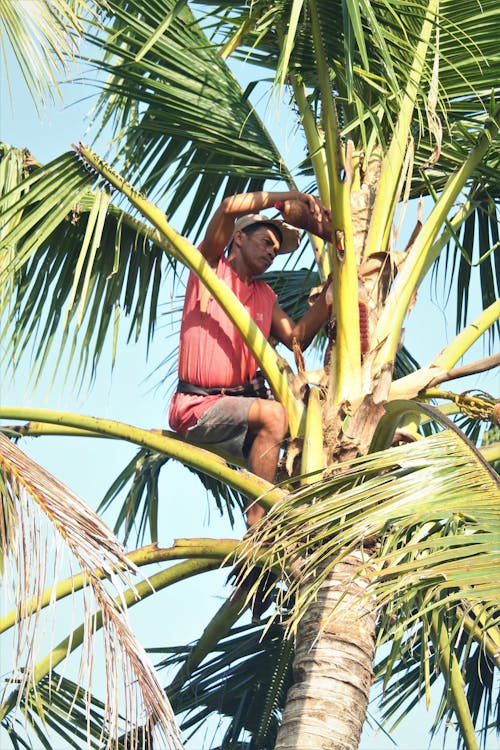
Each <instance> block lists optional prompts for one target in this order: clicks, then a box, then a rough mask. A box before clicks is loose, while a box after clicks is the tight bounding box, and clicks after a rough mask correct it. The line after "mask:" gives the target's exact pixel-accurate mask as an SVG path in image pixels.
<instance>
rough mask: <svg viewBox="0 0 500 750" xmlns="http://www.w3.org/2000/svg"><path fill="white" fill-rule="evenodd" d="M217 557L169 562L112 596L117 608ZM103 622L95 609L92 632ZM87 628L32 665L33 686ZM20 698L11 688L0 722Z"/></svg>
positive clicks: (213, 564)
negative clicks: (121, 592) (164, 566)
mask: <svg viewBox="0 0 500 750" xmlns="http://www.w3.org/2000/svg"><path fill="white" fill-rule="evenodd" d="M219 564H220V563H219V560H214V559H213V558H210V559H208V560H207V559H198V560H185V561H184V562H181V563H178V564H177V565H172V566H171V567H169V568H167V569H166V570H163V571H161V572H160V573H156V574H155V575H153V576H151V577H150V578H147V579H145V580H144V581H141V582H140V583H138V584H137V585H136V586H135V587H134V588H133V589H127V590H126V591H124V592H123V596H121V597H117V598H116V599H115V601H116V604H117V606H118V607H120V608H121V607H122V606H123V602H125V604H126V606H127V607H133V606H134V604H137V603H138V602H140V601H143V600H144V599H146V598H147V597H148V596H151V595H152V594H154V593H156V592H157V591H160V590H161V589H163V588H165V587H167V586H171V585H172V584H173V583H176V582H178V581H182V580H185V579H186V578H189V577H191V576H193V575H198V574H199V573H204V572H207V571H209V570H215V569H216V568H217V567H218V566H219ZM102 624H103V617H102V612H101V611H99V612H96V614H95V615H94V622H93V632H94V633H95V632H97V631H98V630H99V629H100V628H101V627H102ZM85 632H86V627H85V625H83V624H82V625H80V626H79V627H78V628H76V629H75V630H73V632H72V633H71V634H70V635H69V636H68V637H67V638H65V639H64V640H62V641H61V642H60V643H59V644H58V645H57V646H56V647H55V648H54V649H53V650H52V651H51V652H50V653H49V654H47V655H46V656H45V657H44V658H43V659H41V660H40V661H39V662H38V664H37V665H36V666H35V669H34V671H33V680H32V681H33V685H35V686H36V685H37V684H38V683H39V682H40V680H42V679H43V678H44V677H46V676H47V675H48V674H50V672H51V671H52V670H53V669H54V668H55V667H57V665H58V664H60V663H61V662H62V661H63V660H64V659H65V658H66V657H67V656H68V655H69V654H70V653H72V652H73V651H75V649H77V648H79V647H80V646H81V645H82V643H83V641H84V638H85ZM18 700H19V690H13V691H11V693H10V695H9V696H8V697H7V699H6V700H5V701H4V703H3V704H2V705H1V706H0V721H3V719H4V718H5V717H6V716H7V715H8V714H9V713H10V711H12V709H13V708H14V707H15V706H16V705H17V703H18Z"/></svg>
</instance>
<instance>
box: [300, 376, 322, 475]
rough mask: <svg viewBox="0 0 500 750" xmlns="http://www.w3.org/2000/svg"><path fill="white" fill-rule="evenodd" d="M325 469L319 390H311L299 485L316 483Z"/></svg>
mask: <svg viewBox="0 0 500 750" xmlns="http://www.w3.org/2000/svg"><path fill="white" fill-rule="evenodd" d="M325 468H326V461H325V452H324V448H323V414H322V409H321V401H320V398H319V390H318V389H317V388H311V390H310V391H309V398H308V401H307V408H306V421H305V427H304V442H303V445H302V456H301V463H300V473H301V475H302V479H301V480H300V483H301V484H312V483H314V482H317V481H318V474H319V473H320V472H322V471H323V470H324V469H325Z"/></svg>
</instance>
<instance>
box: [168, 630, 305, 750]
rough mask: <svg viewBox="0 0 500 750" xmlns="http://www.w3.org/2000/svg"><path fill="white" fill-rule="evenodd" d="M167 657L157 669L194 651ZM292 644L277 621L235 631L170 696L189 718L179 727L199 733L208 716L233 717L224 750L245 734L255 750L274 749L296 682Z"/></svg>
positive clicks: (174, 651)
mask: <svg viewBox="0 0 500 750" xmlns="http://www.w3.org/2000/svg"><path fill="white" fill-rule="evenodd" d="M159 650H160V651H161V650H162V651H164V652H166V653H169V656H167V657H166V658H165V659H164V660H163V661H161V662H160V663H159V664H158V665H157V667H158V668H162V667H165V668H167V667H172V666H175V665H176V664H178V663H179V662H182V661H184V659H185V658H186V656H187V654H188V653H189V651H190V647H189V646H188V647H186V648H185V649H183V648H171V649H169V648H163V649H157V650H156V651H159ZM292 657H293V643H292V641H290V640H289V639H286V638H284V637H283V629H282V627H281V626H280V625H279V624H277V623H274V624H273V625H272V626H271V627H270V628H269V629H267V630H265V631H264V632H263V629H262V626H259V627H255V626H252V625H250V626H249V625H244V626H239V627H235V628H233V629H232V630H231V631H230V632H229V633H228V635H227V637H226V638H224V639H223V640H222V641H220V642H219V644H218V646H217V649H216V652H215V654H214V655H213V656H211V657H210V658H209V659H207V660H206V661H205V662H204V663H203V664H202V665H200V666H199V667H197V668H196V670H194V671H193V673H192V674H191V677H190V679H189V682H187V683H186V685H185V686H184V687H183V688H182V689H181V690H180V691H178V692H176V693H175V694H173V695H172V696H171V701H172V706H173V708H174V711H175V712H176V714H185V717H184V718H183V720H182V723H181V727H182V728H183V729H184V730H185V731H188V730H191V731H193V732H194V731H196V729H198V728H200V727H202V726H203V724H204V722H205V721H206V720H207V719H208V717H209V716H211V715H213V714H218V715H220V716H224V717H229V718H230V721H229V723H228V726H227V728H226V731H225V735H224V739H223V741H222V744H221V747H224V748H229V747H234V748H236V747H239V744H238V740H241V737H242V732H243V731H244V730H246V731H247V732H249V733H250V734H251V736H252V738H253V742H254V744H255V747H258V748H261V750H264V749H265V748H269V750H271V748H273V747H274V742H275V738H276V732H277V728H278V721H279V715H280V710H281V707H282V705H283V701H284V697H285V695H286V691H287V690H288V687H289V686H290V684H291V681H292V672H291V670H292Z"/></svg>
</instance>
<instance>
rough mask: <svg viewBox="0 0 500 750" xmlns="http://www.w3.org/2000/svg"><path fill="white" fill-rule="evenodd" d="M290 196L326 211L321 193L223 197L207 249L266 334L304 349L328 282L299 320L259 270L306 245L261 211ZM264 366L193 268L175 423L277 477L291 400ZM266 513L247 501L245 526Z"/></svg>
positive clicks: (323, 315)
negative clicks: (268, 385)
mask: <svg viewBox="0 0 500 750" xmlns="http://www.w3.org/2000/svg"><path fill="white" fill-rule="evenodd" d="M287 200H295V201H301V202H302V203H304V204H305V206H306V207H307V209H308V210H309V211H310V213H311V215H312V216H313V217H314V218H315V219H316V220H317V221H319V222H321V221H322V220H323V219H324V217H325V209H324V208H323V207H322V206H321V204H320V203H319V201H318V200H317V199H316V198H314V197H313V196H312V195H308V194H306V193H300V192H298V191H289V192H288V191H287V192H255V193H243V194H240V195H235V196H232V197H229V198H225V199H224V200H223V201H222V203H221V205H220V206H219V208H218V209H217V210H216V211H215V213H214V215H213V216H212V218H211V220H210V222H209V224H208V227H207V230H206V234H205V237H204V239H203V241H202V242H201V244H200V247H199V250H200V252H201V253H202V255H203V256H204V257H205V259H206V260H207V262H208V263H209V264H210V265H211V266H212V267H213V268H214V269H215V271H216V273H217V275H218V276H219V277H220V278H221V279H223V280H224V281H225V283H227V285H228V286H229V287H230V288H231V289H232V290H233V292H234V293H235V294H236V296H237V297H238V298H239V299H240V301H241V302H242V303H243V304H244V305H245V307H246V308H247V310H248V311H249V313H250V315H251V317H252V318H253V320H254V321H255V323H256V324H257V325H258V327H259V328H260V329H261V331H262V333H263V334H264V336H265V337H266V338H269V336H270V335H272V336H274V337H275V338H276V339H278V341H280V342H282V343H283V344H284V345H285V346H287V347H288V348H289V349H291V348H292V344H293V340H294V339H296V340H297V342H298V344H299V345H300V347H301V349H302V350H303V349H305V348H306V347H307V346H308V345H309V344H310V342H311V341H312V340H313V338H314V336H315V334H316V333H317V331H318V330H319V329H320V328H321V326H323V325H324V323H325V322H326V320H327V318H328V307H327V304H326V301H325V292H326V289H325V291H324V292H323V293H322V294H320V295H319V298H318V299H317V301H316V302H315V304H314V305H313V306H312V307H311V308H309V310H308V311H307V312H306V313H305V315H304V316H303V317H302V318H301V319H300V320H299V321H298V323H294V322H293V320H292V319H291V318H290V317H289V316H288V315H287V314H286V313H285V312H284V310H282V309H281V307H280V306H279V304H278V302H277V297H276V294H275V293H274V292H273V290H272V289H271V288H270V287H269V286H268V285H267V284H266V283H265V282H264V281H263V280H262V279H259V278H258V277H259V276H260V275H261V274H263V273H264V272H265V271H267V269H268V268H269V267H270V265H271V264H272V262H273V260H274V259H275V257H276V255H278V254H281V253H289V252H292V251H293V250H295V249H296V248H297V247H298V244H299V241H300V231H299V230H297V229H295V228H294V227H292V226H290V225H289V224H286V223H285V222H283V221H281V220H279V219H270V218H268V217H266V216H265V215H263V214H260V213H258V212H260V211H262V210H265V209H268V208H272V207H273V206H274V204H275V203H276V202H278V201H287ZM235 220H236V221H235ZM226 249H227V252H228V254H227V256H226V255H225V252H224V251H225V250H226ZM256 373H257V363H256V361H255V359H254V357H253V355H252V354H251V352H250V351H249V349H248V347H247V346H246V344H245V342H244V341H243V339H242V337H241V335H240V334H239V332H238V330H237V329H236V328H235V326H234V325H233V324H232V322H231V321H230V320H229V318H228V317H227V315H226V314H225V312H224V311H223V310H222V308H221V307H220V306H219V305H218V304H217V302H216V301H215V300H214V299H213V298H211V297H210V294H209V293H208V292H207V290H206V289H205V288H204V287H203V285H202V284H201V283H200V281H199V279H198V278H197V276H196V275H195V274H194V273H190V275H189V279H188V283H187V288H186V297H185V302H184V311H183V316H182V324H181V334H180V348H179V385H178V390H177V392H176V393H175V394H174V396H173V398H172V401H171V404H170V413H169V420H170V425H171V427H172V428H173V429H174V430H175V431H176V432H179V433H180V434H181V435H184V436H185V437H186V438H187V439H189V440H192V441H193V442H196V443H199V444H203V445H206V446H207V447H213V448H219V449H221V450H224V451H225V452H227V453H229V454H231V455H236V456H240V457H241V456H243V457H244V458H246V459H247V460H248V468H249V469H250V471H252V472H253V473H254V474H257V475H258V476H260V477H262V478H263V479H267V480H268V481H269V482H273V481H274V475H275V471H276V466H277V463H278V458H279V453H280V447H281V444H282V441H283V439H284V438H285V436H286V434H287V430H288V420H287V414H286V411H285V409H284V407H283V406H282V405H281V404H280V403H279V402H278V401H274V400H273V399H269V398H267V392H266V389H265V387H264V385H263V382H261V381H259V380H257V381H255V378H256ZM252 381H253V382H252ZM242 386H243V388H242ZM228 391H229V392H228ZM243 391H244V393H243ZM240 393H243V395H240ZM264 513H265V511H264V508H263V507H262V506H260V505H258V504H257V503H252V504H251V505H249V507H247V525H248V526H252V525H253V524H254V523H255V522H256V521H257V520H259V519H260V518H261V517H262V516H263V515H264Z"/></svg>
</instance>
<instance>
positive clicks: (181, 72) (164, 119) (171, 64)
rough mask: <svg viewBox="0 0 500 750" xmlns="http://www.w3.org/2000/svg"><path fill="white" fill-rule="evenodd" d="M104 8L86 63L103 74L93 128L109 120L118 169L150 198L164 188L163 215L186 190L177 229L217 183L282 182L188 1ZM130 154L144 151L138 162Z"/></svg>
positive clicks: (250, 186) (133, 1) (274, 154)
mask: <svg viewBox="0 0 500 750" xmlns="http://www.w3.org/2000/svg"><path fill="white" fill-rule="evenodd" d="M109 9H110V16H109V28H108V35H107V37H106V38H103V35H102V34H101V33H99V34H98V35H95V36H91V37H90V41H91V42H92V43H93V44H94V45H95V46H96V48H97V49H99V50H100V51H101V54H102V52H103V53H104V61H103V60H102V59H100V60H99V61H94V63H95V64H96V65H97V67H98V68H99V69H101V70H104V71H107V72H108V73H109V77H108V79H107V81H106V83H105V85H104V90H103V94H102V97H101V102H100V104H99V106H98V108H97V113H96V115H99V116H100V122H101V127H104V126H105V125H106V124H110V125H113V126H114V129H115V133H116V137H117V139H119V142H120V143H121V144H122V146H121V148H120V150H119V152H118V154H117V158H118V159H120V160H122V162H123V164H124V166H123V170H124V173H125V174H126V175H129V176H131V178H134V179H135V180H138V179H139V175H140V180H141V189H143V190H145V191H147V192H148V193H149V194H150V195H152V196H154V197H155V200H159V198H160V197H162V196H164V195H165V194H166V193H167V192H168V193H169V194H170V196H169V203H168V205H167V207H166V211H167V213H168V215H169V216H171V215H172V214H174V213H175V211H176V210H177V209H178V208H179V206H180V205H181V203H183V202H184V201H185V199H186V198H188V197H189V200H190V203H191V206H190V209H189V210H188V213H187V217H186V220H185V224H184V226H183V228H182V230H181V231H182V232H183V233H189V232H191V231H192V230H193V228H194V227H195V226H198V227H200V226H203V225H204V224H205V223H206V221H207V220H208V218H209V215H210V212H211V210H212V207H213V203H214V200H215V199H216V197H217V196H218V195H219V194H220V192H223V193H224V194H232V193H234V192H244V191H246V190H256V189H260V188H261V187H262V185H263V182H264V180H265V179H285V180H287V181H288V179H289V175H288V174H287V170H286V168H285V167H284V165H283V162H282V160H281V158H280V154H279V151H278V150H277V148H276V146H275V145H274V143H273V142H272V140H271V138H270V136H269V134H268V133H267V132H266V130H265V128H264V127H263V125H262V123H261V121H260V119H259V118H258V116H257V114H256V112H255V110H254V108H253V106H252V104H251V102H250V101H249V93H250V91H249V90H246V91H245V90H243V89H241V88H240V86H239V85H238V83H237V81H236V79H235V78H234V76H233V74H232V73H231V71H230V70H229V69H228V67H227V65H226V64H225V63H224V61H223V60H221V59H220V58H219V57H218V56H217V48H216V47H214V46H212V45H211V44H210V42H209V40H208V38H207V37H206V35H205V34H204V33H203V32H202V31H201V29H200V28H199V26H198V24H197V22H196V19H195V17H194V15H193V14H192V12H191V10H190V9H189V7H188V6H187V4H186V5H184V6H183V5H181V4H179V3H177V2H175V0H169V1H168V2H167V3H165V2H161V3H159V2H154V3H149V4H148V6H147V7H146V6H144V4H140V3H139V2H137V0H127V2H125V3H124V2H115V1H114V0H112V1H111V2H110V3H109ZM165 17H167V18H168V19H169V23H168V24H165ZM160 27H161V29H162V33H161V35H158V34H157V33H156V32H157V30H158V29H159V28H160ZM153 39H154V43H153V44H152V45H150V42H151V40H153ZM146 49H147V51H146V52H145V51H144V50H146ZM137 154H144V155H145V158H144V159H141V164H140V165H138V163H137V160H136V159H135V156H136V155H137ZM132 155H133V156H132Z"/></svg>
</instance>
